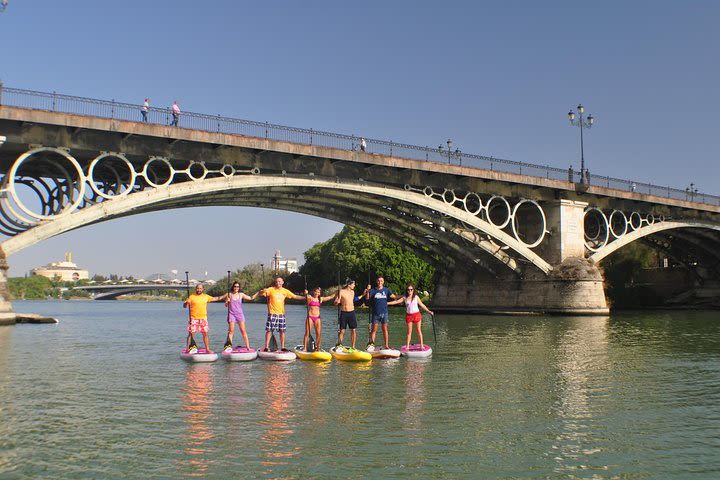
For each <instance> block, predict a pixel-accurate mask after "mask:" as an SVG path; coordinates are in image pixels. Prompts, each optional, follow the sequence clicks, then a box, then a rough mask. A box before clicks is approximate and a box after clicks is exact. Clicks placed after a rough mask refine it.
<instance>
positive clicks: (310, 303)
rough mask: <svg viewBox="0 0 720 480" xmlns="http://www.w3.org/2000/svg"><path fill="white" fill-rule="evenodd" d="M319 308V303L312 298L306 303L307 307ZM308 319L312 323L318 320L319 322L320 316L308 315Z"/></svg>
mask: <svg viewBox="0 0 720 480" xmlns="http://www.w3.org/2000/svg"><path fill="white" fill-rule="evenodd" d="M319 306H320V302H319V301H317V300H315V299H314V298H312V299H311V300H310V301H309V302H308V307H319ZM308 318H309V319H310V320H311V321H312V322H317V321H318V320H320V315H310V314H308Z"/></svg>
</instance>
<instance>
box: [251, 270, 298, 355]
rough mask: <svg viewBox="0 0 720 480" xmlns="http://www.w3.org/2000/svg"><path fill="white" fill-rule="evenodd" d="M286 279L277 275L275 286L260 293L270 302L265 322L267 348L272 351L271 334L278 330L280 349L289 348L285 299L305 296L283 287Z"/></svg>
mask: <svg viewBox="0 0 720 480" xmlns="http://www.w3.org/2000/svg"><path fill="white" fill-rule="evenodd" d="M284 284H285V280H283V279H282V277H277V278H276V279H275V281H274V282H273V286H271V287H268V288H264V289H262V290H260V291H259V292H258V293H259V294H260V295H262V296H263V297H267V299H268V302H267V305H268V314H267V321H266V322H265V350H264V351H266V352H269V351H270V335H272V332H273V331H275V330H277V331H278V332H279V333H280V349H281V350H282V351H283V352H287V351H288V350H287V349H286V348H285V330H286V329H287V326H286V323H285V299H286V298H292V299H293V300H304V299H305V297H302V296H300V295H295V294H294V293H292V292H291V291H290V290H288V289H286V288H283V285H284Z"/></svg>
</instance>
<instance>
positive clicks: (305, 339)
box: [303, 317, 310, 352]
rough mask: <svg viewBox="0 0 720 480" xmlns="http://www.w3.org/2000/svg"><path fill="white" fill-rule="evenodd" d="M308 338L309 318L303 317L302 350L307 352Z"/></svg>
mask: <svg viewBox="0 0 720 480" xmlns="http://www.w3.org/2000/svg"><path fill="white" fill-rule="evenodd" d="M309 338H310V317H305V335H303V350H305V351H306V352H307V348H308V339H309Z"/></svg>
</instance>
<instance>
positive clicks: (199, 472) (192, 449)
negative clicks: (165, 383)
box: [183, 364, 213, 477]
mask: <svg viewBox="0 0 720 480" xmlns="http://www.w3.org/2000/svg"><path fill="white" fill-rule="evenodd" d="M211 369H212V366H211V365H210V364H198V365H189V366H188V367H187V369H186V370H185V391H184V394H183V411H184V413H185V418H186V421H187V428H186V429H185V434H184V438H185V443H186V447H185V459H186V460H185V461H184V462H183V464H184V465H183V466H184V467H187V468H189V469H190V471H188V472H186V473H185V474H184V475H185V476H187V477H205V476H207V475H208V468H209V466H210V463H211V462H212V460H213V459H212V458H211V456H210V455H209V451H210V448H209V442H210V441H211V440H212V438H213V431H212V428H211V427H210V423H211V421H210V420H211V419H210V416H211V412H212V407H213V401H212V396H213V381H212V370H211Z"/></svg>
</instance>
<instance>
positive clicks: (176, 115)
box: [170, 100, 180, 127]
mask: <svg viewBox="0 0 720 480" xmlns="http://www.w3.org/2000/svg"><path fill="white" fill-rule="evenodd" d="M172 116H173V119H172V122H170V125H172V126H173V127H177V126H178V122H179V121H180V107H179V106H178V101H177V100H175V101H174V102H173V104H172Z"/></svg>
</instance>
